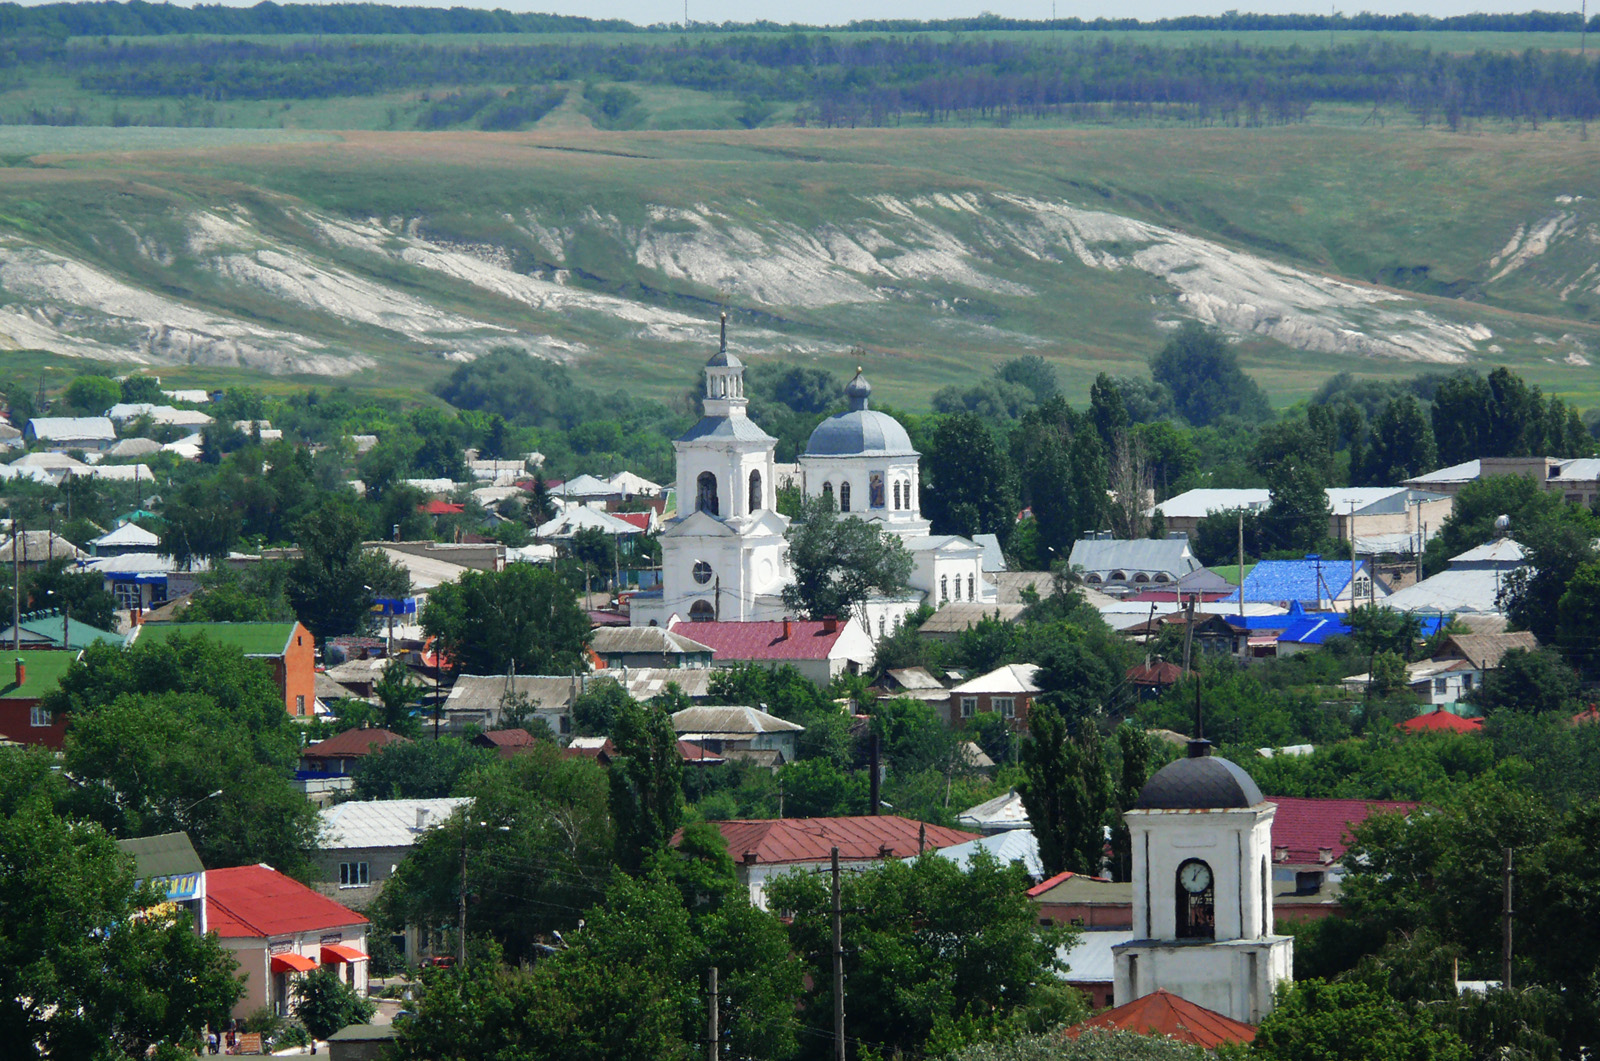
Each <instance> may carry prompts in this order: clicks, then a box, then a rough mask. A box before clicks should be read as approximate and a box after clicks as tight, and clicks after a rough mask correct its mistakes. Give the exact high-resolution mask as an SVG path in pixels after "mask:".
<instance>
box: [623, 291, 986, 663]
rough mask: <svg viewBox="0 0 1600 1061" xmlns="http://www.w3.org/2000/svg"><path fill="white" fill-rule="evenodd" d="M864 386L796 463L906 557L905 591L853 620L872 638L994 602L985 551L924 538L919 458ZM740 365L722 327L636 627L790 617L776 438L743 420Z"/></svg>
mask: <svg viewBox="0 0 1600 1061" xmlns="http://www.w3.org/2000/svg"><path fill="white" fill-rule="evenodd" d="M871 395H872V386H871V385H870V384H869V383H868V382H867V380H866V377H865V376H863V375H862V374H861V371H860V370H859V369H857V371H856V375H855V378H854V379H852V380H851V381H850V383H849V385H848V386H847V387H846V388H845V396H846V397H847V398H848V399H849V402H850V408H849V409H848V410H847V411H845V412H842V413H839V414H838V415H837V416H831V417H829V418H828V419H826V420H824V421H823V422H822V423H821V424H819V425H817V429H816V430H815V431H813V432H812V433H811V438H810V440H809V441H808V442H807V443H806V449H805V452H804V453H802V454H801V455H800V460H799V466H800V480H801V481H800V486H801V488H802V490H803V491H804V493H805V495H806V496H807V497H811V498H818V497H822V498H827V499H828V500H829V501H830V502H832V504H833V505H834V507H835V508H836V509H837V510H838V511H839V512H840V513H845V514H849V515H851V516H855V517H857V518H860V519H864V520H867V521H869V522H871V523H875V524H877V525H878V526H880V527H881V528H882V529H884V530H886V531H888V532H890V533H892V534H895V535H897V536H898V537H899V538H900V540H901V542H902V543H904V545H905V547H906V549H907V551H909V552H910V553H911V557H912V562H913V566H912V571H911V577H910V589H909V590H908V591H907V592H906V593H905V594H903V595H899V596H896V597H893V598H875V599H873V600H871V601H869V602H868V603H867V604H866V606H865V608H864V613H865V614H862V615H858V616H855V617H854V618H856V619H857V620H858V621H860V622H861V623H862V626H863V628H864V629H865V630H866V631H867V632H868V633H869V634H871V635H872V636H875V637H881V636H882V635H883V634H884V633H886V632H890V631H892V630H893V629H894V625H895V623H896V622H897V621H898V620H899V619H900V617H902V616H904V615H906V614H907V613H909V612H912V611H914V610H916V608H917V607H918V606H919V605H921V604H923V603H927V604H930V605H933V606H934V607H938V606H939V605H941V604H944V603H945V602H947V601H971V602H974V603H986V604H992V603H994V600H995V589H994V586H993V585H991V584H989V583H986V582H985V581H984V578H983V549H982V547H981V546H979V545H977V544H976V543H975V542H973V541H971V540H970V539H967V538H962V537H958V536H956V535H934V534H931V533H930V532H929V525H928V521H927V520H925V519H923V518H922V512H921V508H920V498H921V485H920V475H919V463H920V455H919V454H918V453H917V451H916V450H914V449H912V448H911V438H910V436H909V435H907V434H906V430H905V428H904V427H901V426H900V424H899V422H898V421H896V420H895V419H894V417H892V416H889V415H888V414H887V413H882V412H877V411H876V410H873V409H871V408H869V403H870V399H871ZM747 405H748V402H747V400H746V398H745V393H744V364H743V362H741V361H740V360H739V359H738V358H737V357H736V356H734V355H733V354H731V353H729V352H728V318H727V315H726V314H724V315H723V318H722V338H721V342H720V346H719V349H718V351H717V353H716V355H715V356H713V357H712V358H711V360H710V361H708V362H706V367H705V394H704V410H705V413H704V415H703V416H702V417H701V418H700V421H699V422H698V423H697V424H695V425H694V426H693V427H691V428H690V429H689V430H688V431H687V432H685V433H684V434H683V435H682V436H681V437H679V438H677V439H675V440H674V441H673V443H672V445H673V449H674V451H675V452H676V454H677V496H678V514H677V516H675V517H674V518H673V519H672V520H670V521H668V523H667V526H666V527H665V528H664V529H663V530H662V532H661V537H660V542H661V587H660V589H659V590H656V591H652V592H649V593H640V594H635V595H634V597H633V600H632V606H631V611H630V614H631V617H632V623H633V625H634V626H666V627H670V626H672V625H673V623H675V622H677V621H678V620H680V619H684V620H689V621H692V622H710V621H721V622H747V621H756V620H771V619H782V618H784V616H785V614H786V613H788V614H792V611H790V610H788V609H786V608H785V607H784V604H783V597H782V594H783V590H784V587H785V586H787V585H789V583H790V581H791V580H792V573H791V571H790V567H789V555H788V552H789V547H788V542H787V541H786V540H785V539H784V536H783V535H784V531H785V530H787V529H788V527H789V518H788V517H787V516H784V515H782V514H780V513H779V512H778V511H777V507H776V498H777V489H778V483H777V482H776V474H775V473H776V467H775V461H774V459H773V446H774V445H775V444H776V443H777V439H775V438H773V437H772V436H771V435H768V434H767V433H766V432H765V431H763V430H761V428H760V427H759V426H758V425H757V424H756V423H755V422H754V421H752V420H751V419H750V418H749V416H748V415H747V413H746V408H747Z"/></svg>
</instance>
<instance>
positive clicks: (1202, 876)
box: [1178, 862, 1211, 895]
mask: <svg viewBox="0 0 1600 1061" xmlns="http://www.w3.org/2000/svg"><path fill="white" fill-rule="evenodd" d="M1178 883H1179V884H1182V885H1183V887H1184V889H1185V890H1186V891H1189V892H1191V893H1193V894H1196V895H1198V894H1199V893H1200V892H1203V891H1205V890H1206V889H1207V888H1209V887H1211V867H1209V866H1207V865H1206V864H1205V863H1204V862H1190V863H1188V864H1187V865H1185V866H1184V867H1183V868H1182V869H1181V870H1179V871H1178Z"/></svg>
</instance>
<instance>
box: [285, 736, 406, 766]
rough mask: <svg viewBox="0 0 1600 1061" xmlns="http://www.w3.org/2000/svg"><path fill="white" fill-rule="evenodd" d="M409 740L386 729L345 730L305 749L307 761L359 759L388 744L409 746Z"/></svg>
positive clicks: (302, 753) (304, 753)
mask: <svg viewBox="0 0 1600 1061" xmlns="http://www.w3.org/2000/svg"><path fill="white" fill-rule="evenodd" d="M409 743H411V741H410V739H409V738H407V737H402V736H400V734H398V733H390V732H389V731H388V730H386V729H347V730H345V731H344V732H343V733H335V734H334V735H333V736H331V737H329V738H328V739H327V740H324V741H318V742H317V743H315V744H313V745H311V746H310V747H309V748H306V749H305V750H304V751H302V752H301V753H300V754H301V755H303V756H305V757H306V758H307V759H359V758H361V757H362V756H363V755H371V754H372V753H373V752H374V751H376V750H377V749H379V748H382V747H384V746H385V745H388V744H409Z"/></svg>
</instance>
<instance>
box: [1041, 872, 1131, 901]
mask: <svg viewBox="0 0 1600 1061" xmlns="http://www.w3.org/2000/svg"><path fill="white" fill-rule="evenodd" d="M1073 877H1082V878H1083V879H1084V880H1092V881H1098V882H1099V883H1101V884H1110V883H1112V880H1111V878H1110V877H1091V876H1089V875H1088V874H1087V873H1074V872H1072V871H1071V870H1070V869H1064V870H1062V871H1061V872H1060V873H1057V874H1056V875H1055V876H1054V877H1048V878H1046V879H1045V880H1042V881H1040V882H1039V883H1038V884H1035V885H1034V886H1033V887H1031V888H1029V889H1028V895H1030V896H1032V897H1034V898H1037V897H1038V896H1041V895H1043V894H1044V893H1045V892H1047V891H1049V890H1050V889H1051V888H1054V887H1055V886H1056V885H1057V884H1060V883H1061V882H1062V881H1065V880H1071V879H1072V878H1073Z"/></svg>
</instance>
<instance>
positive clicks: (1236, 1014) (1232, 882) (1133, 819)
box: [1114, 740, 1294, 1024]
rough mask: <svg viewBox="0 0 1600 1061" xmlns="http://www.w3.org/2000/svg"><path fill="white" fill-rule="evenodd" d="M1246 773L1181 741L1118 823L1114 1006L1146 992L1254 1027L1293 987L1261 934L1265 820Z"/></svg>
mask: <svg viewBox="0 0 1600 1061" xmlns="http://www.w3.org/2000/svg"><path fill="white" fill-rule="evenodd" d="M1276 812H1277V807H1276V805H1274V804H1272V803H1268V802H1267V801H1266V800H1265V799H1263V798H1262V795H1261V790H1260V789H1259V788H1257V787H1256V783H1255V782H1254V781H1253V780H1251V778H1250V775H1249V774H1247V773H1245V772H1244V771H1243V770H1241V769H1240V768H1239V767H1238V766H1237V765H1235V764H1234V763H1231V762H1229V761H1228V760H1226V759H1222V758H1218V757H1216V756H1213V755H1212V754H1211V744H1210V742H1209V741H1204V740H1195V741H1191V742H1190V743H1189V757H1188V758H1186V759H1179V760H1178V761H1177V762H1174V763H1170V764H1168V765H1167V766H1165V767H1163V768H1162V769H1161V770H1159V771H1158V772H1157V773H1156V775H1155V776H1154V777H1152V778H1151V779H1150V781H1149V782H1148V783H1147V784H1146V785H1145V786H1144V788H1143V790H1141V791H1140V793H1139V799H1138V801H1137V802H1136V803H1135V804H1134V805H1133V808H1132V809H1131V810H1129V811H1128V812H1127V814H1126V815H1125V818H1126V820H1127V823H1128V829H1129V832H1130V833H1131V834H1132V840H1133V933H1134V938H1133V939H1132V940H1131V941H1130V942H1128V943H1124V944H1122V945H1120V946H1118V947H1116V948H1115V951H1114V955H1115V974H1114V975H1115V984H1114V994H1115V1001H1116V1004H1117V1005H1119V1006H1120V1005H1123V1004H1124V1003H1127V1002H1131V1001H1133V1000H1134V999H1136V998H1142V997H1143V996H1145V995H1148V994H1149V993H1150V992H1152V991H1155V990H1157V989H1158V988H1165V989H1166V990H1168V991H1170V992H1172V993H1173V994H1175V995H1179V996H1181V997H1182V998H1185V999H1188V1000H1189V1001H1190V1002H1193V1003H1195V1004H1197V1005H1200V1006H1204V1007H1206V1008H1207V1009H1211V1010H1215V1011H1216V1012H1218V1013H1222V1014H1224V1015H1226V1016H1229V1017H1232V1018H1233V1019H1234V1020H1239V1021H1245V1022H1246V1023H1249V1024H1256V1023H1259V1022H1260V1020H1261V1018H1262V1017H1264V1016H1266V1014H1267V1013H1268V1012H1269V1011H1271V1009H1272V1000H1273V992H1274V990H1275V988H1276V987H1277V985H1278V982H1279V981H1282V980H1292V979H1293V978H1294V940H1293V938H1292V937H1289V936H1279V935H1275V934H1274V933H1273V923H1272V865H1271V861H1270V856H1271V850H1272V818H1273V815H1274V814H1275V813H1276Z"/></svg>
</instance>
